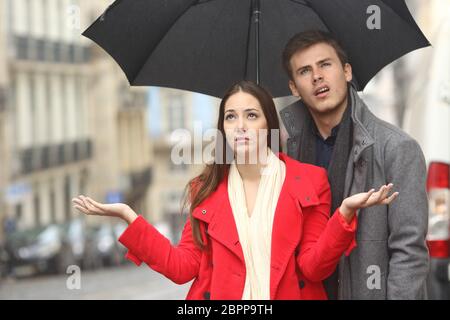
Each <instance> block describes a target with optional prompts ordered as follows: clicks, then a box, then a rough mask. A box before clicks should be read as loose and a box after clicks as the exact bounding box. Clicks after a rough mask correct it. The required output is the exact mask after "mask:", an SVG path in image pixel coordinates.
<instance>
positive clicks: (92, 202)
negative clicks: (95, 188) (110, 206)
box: [86, 197, 105, 210]
mask: <svg viewBox="0 0 450 320" xmlns="http://www.w3.org/2000/svg"><path fill="white" fill-rule="evenodd" d="M86 199H87V201H88V202H89V203H90V204H92V205H93V206H94V207H97V208H99V209H102V210H105V206H104V205H103V204H102V203H99V202H97V201H95V200H94V199H91V198H89V197H87V198H86Z"/></svg>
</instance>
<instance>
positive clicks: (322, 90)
mask: <svg viewBox="0 0 450 320" xmlns="http://www.w3.org/2000/svg"><path fill="white" fill-rule="evenodd" d="M329 91H330V87H328V86H325V85H324V86H320V87H319V88H317V89H316V90H315V91H314V95H315V96H316V97H318V98H322V97H325V96H326V95H327V94H328V92H329Z"/></svg>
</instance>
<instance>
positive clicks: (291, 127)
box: [280, 86, 375, 162]
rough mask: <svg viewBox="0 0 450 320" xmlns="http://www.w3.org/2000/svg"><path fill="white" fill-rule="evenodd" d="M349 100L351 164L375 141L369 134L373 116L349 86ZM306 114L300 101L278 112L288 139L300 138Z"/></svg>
mask: <svg viewBox="0 0 450 320" xmlns="http://www.w3.org/2000/svg"><path fill="white" fill-rule="evenodd" d="M349 98H350V106H351V108H352V113H351V117H352V122H353V148H352V154H353V162H357V161H358V159H359V157H360V156H361V153H362V152H363V151H364V150H365V149H366V148H368V147H370V146H371V145H373V144H374V143H375V139H374V138H373V136H372V135H371V134H370V132H369V130H370V126H371V123H373V120H374V119H375V118H374V117H375V116H374V115H373V114H372V113H371V112H370V110H369V108H368V107H367V106H366V105H365V103H364V101H362V99H361V98H360V97H359V96H358V92H357V91H356V90H355V89H354V88H353V86H349ZM307 112H309V111H308V108H307V107H306V105H305V104H304V103H303V101H302V100H298V101H296V102H294V103H292V104H290V105H288V106H287V107H285V108H283V110H281V111H280V117H281V120H282V121H283V123H284V126H285V128H286V131H287V132H288V134H289V137H290V138H295V137H298V136H300V135H301V133H302V131H303V130H304V129H305V127H306V121H307V119H308V118H309V116H308V114H307Z"/></svg>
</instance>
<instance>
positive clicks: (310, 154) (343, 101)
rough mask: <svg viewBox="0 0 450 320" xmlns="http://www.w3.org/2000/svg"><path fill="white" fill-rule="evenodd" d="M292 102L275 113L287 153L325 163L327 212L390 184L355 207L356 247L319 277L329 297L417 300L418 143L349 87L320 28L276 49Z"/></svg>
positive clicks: (420, 251) (424, 262) (344, 63)
mask: <svg viewBox="0 0 450 320" xmlns="http://www.w3.org/2000/svg"><path fill="white" fill-rule="evenodd" d="M283 65H284V68H285V70H286V72H287V73H288V75H289V78H290V80H289V87H290V89H291V91H292V94H293V95H294V96H297V97H299V98H301V100H299V101H298V102H296V103H294V104H292V105H290V106H288V107H286V108H284V109H283V110H282V111H281V113H280V115H281V119H282V120H283V123H284V125H285V128H286V130H287V133H288V134H289V138H288V140H287V149H288V150H287V152H288V154H289V155H290V156H291V157H293V158H296V159H297V160H299V161H302V162H307V163H311V164H315V165H319V166H322V167H324V168H325V169H327V170H328V178H329V181H330V185H331V190H332V208H331V212H334V210H335V209H336V207H337V206H338V205H339V203H341V201H342V199H343V198H345V197H347V196H349V195H352V194H355V193H359V192H364V191H365V190H369V189H371V188H375V189H377V188H379V187H380V186H381V185H383V184H386V183H393V184H394V189H395V190H396V191H399V192H400V194H399V196H398V198H397V200H396V201H395V202H393V203H392V204H391V205H389V206H377V207H372V208H368V209H363V210H361V211H360V212H359V214H358V231H357V236H356V242H357V247H356V249H354V250H353V251H352V253H351V254H350V256H348V257H345V256H343V257H342V258H341V261H340V264H339V267H338V268H337V270H336V271H335V273H334V274H333V275H332V276H331V277H330V278H329V279H327V281H325V283H324V284H325V289H326V290H327V294H328V296H329V298H330V299H336V298H338V299H423V298H425V297H426V285H425V281H426V277H427V272H428V262H429V260H428V250H427V247H426V242H425V237H426V232H427V225H428V202H427V196H426V191H425V178H426V166H425V160H424V156H423V153H422V151H421V149H420V147H419V145H418V144H417V143H416V142H415V141H414V140H413V139H412V138H410V137H409V136H408V135H407V134H406V133H404V132H403V131H401V130H400V129H398V128H397V127H395V126H393V125H390V124H388V123H386V122H384V121H382V120H380V119H378V118H377V117H375V116H374V115H373V114H372V113H371V112H370V111H369V109H368V108H367V106H366V105H365V104H364V102H363V101H362V100H361V99H360V97H359V96H358V94H357V91H356V90H355V89H354V88H353V86H352V84H351V81H352V68H351V65H350V64H349V61H348V59H347V55H346V53H345V52H344V50H343V49H342V47H340V45H339V44H338V42H337V41H336V40H335V39H334V38H333V37H332V36H331V35H330V34H329V33H325V32H322V31H307V32H303V33H300V34H297V35H295V36H294V37H293V38H291V39H290V40H289V42H288V43H287V45H286V47H285V49H284V52H283Z"/></svg>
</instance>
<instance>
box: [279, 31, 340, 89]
mask: <svg viewBox="0 0 450 320" xmlns="http://www.w3.org/2000/svg"><path fill="white" fill-rule="evenodd" d="M318 43H326V44H328V45H330V46H332V47H333V48H334V50H335V51H336V54H337V56H338V57H339V60H340V61H341V63H342V66H344V65H345V64H346V63H348V56H347V53H346V52H345V51H344V49H343V48H342V46H341V45H340V44H339V42H338V40H337V39H336V38H335V37H334V36H333V35H332V34H331V33H329V32H325V31H320V30H309V31H304V32H300V33H297V34H296V35H294V36H293V37H292V38H291V39H290V40H289V41H288V43H287V44H286V46H285V47H284V50H283V67H284V70H285V71H286V73H287V74H288V76H289V78H290V79H291V80H292V69H291V58H292V56H293V55H294V54H295V53H297V52H298V51H301V50H304V49H307V48H309V47H311V46H313V45H315V44H318Z"/></svg>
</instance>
